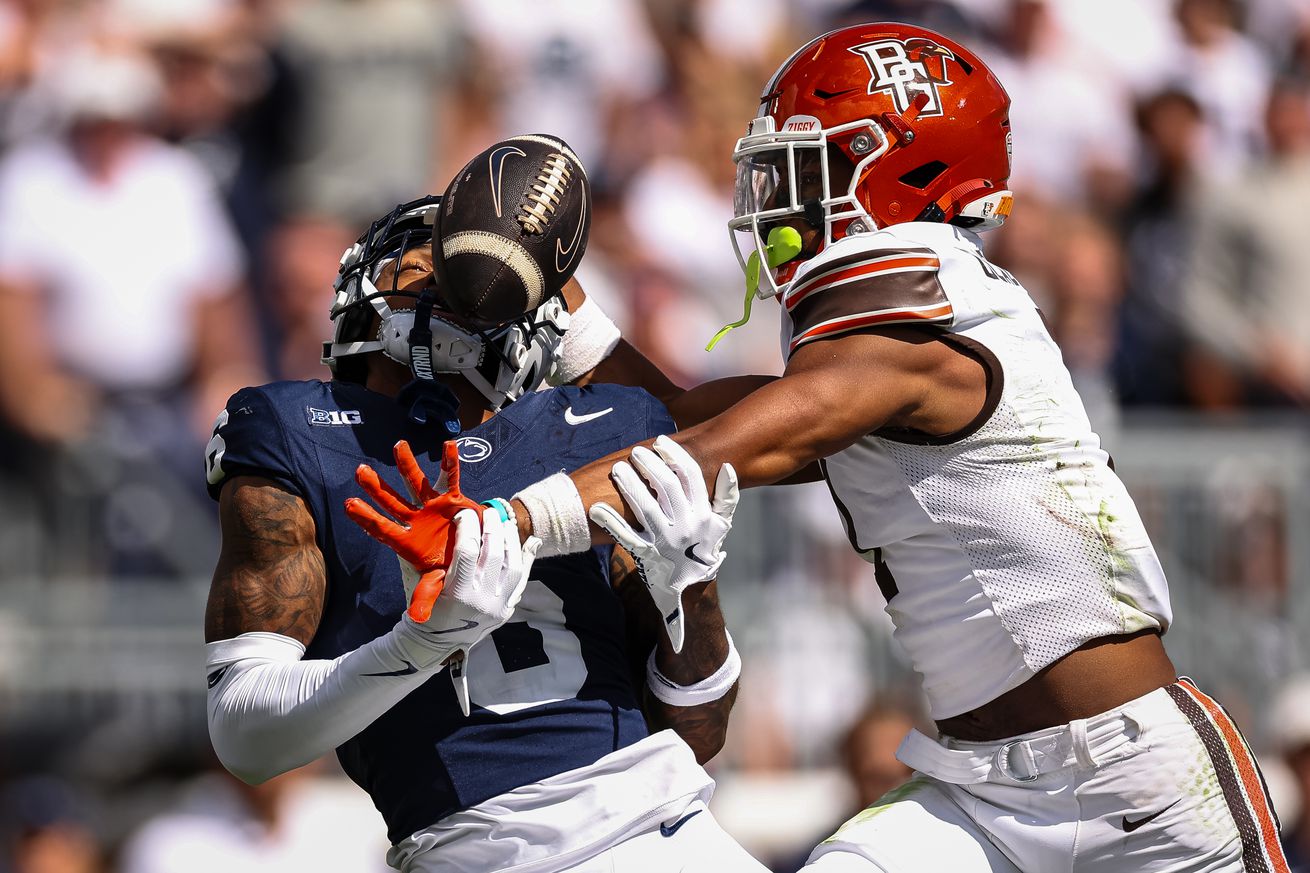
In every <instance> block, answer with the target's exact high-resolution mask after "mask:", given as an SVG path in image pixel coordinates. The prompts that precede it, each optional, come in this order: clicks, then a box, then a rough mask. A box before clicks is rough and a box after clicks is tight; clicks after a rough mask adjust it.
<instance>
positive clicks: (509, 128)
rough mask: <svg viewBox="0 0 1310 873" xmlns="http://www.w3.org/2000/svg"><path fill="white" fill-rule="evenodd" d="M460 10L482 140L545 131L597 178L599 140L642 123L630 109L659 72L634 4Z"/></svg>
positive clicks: (515, 3)
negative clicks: (486, 123)
mask: <svg viewBox="0 0 1310 873" xmlns="http://www.w3.org/2000/svg"><path fill="white" fill-rule="evenodd" d="M459 6H460V8H461V9H462V10H463V12H464V14H465V15H466V16H467V17H468V24H469V29H470V31H471V33H472V36H473V40H474V43H475V45H476V46H477V48H478V56H477V61H476V62H477V64H478V66H479V67H480V69H479V71H478V72H479V75H478V76H477V80H478V81H479V82H480V83H482V85H483V86H484V88H483V91H484V96H485V97H486V98H487V100H488V103H489V109H490V112H491V118H490V119H489V120H490V122H491V125H492V126H491V131H490V135H488V136H486V137H485V139H486V140H487V141H491V140H493V139H495V138H496V137H500V136H507V135H510V134H513V133H521V132H523V131H550V132H551V133H554V134H557V135H558V136H561V137H563V138H564V139H565V140H566V141H567V142H568V143H569V145H571V146H572V147H573V149H574V150H575V151H577V153H578V155H579V156H580V157H581V158H582V163H583V164H584V165H585V166H586V168H587V171H588V173H589V174H590V175H591V176H592V177H593V181H597V180H599V179H600V178H601V177H603V176H604V175H605V157H606V144H607V140H608V139H609V138H610V136H611V135H612V134H613V133H614V131H616V130H618V129H620V128H621V127H622V126H623V125H624V124H629V125H631V124H638V125H640V124H641V123H642V118H641V115H640V114H638V113H637V112H636V111H635V109H636V107H637V106H639V105H640V104H641V103H642V101H644V100H647V99H649V98H651V97H653V96H655V94H656V92H657V90H658V88H659V87H660V85H661V83H662V80H663V77H664V74H665V70H664V59H663V57H662V56H661V55H660V52H659V46H658V45H657V44H656V42H655V40H654V36H653V34H652V33H651V28H650V25H649V23H648V20H647V18H646V11H645V9H644V8H643V4H642V3H641V2H640V0H500V2H497V3H486V2H483V0H459ZM479 148H481V146H479ZM474 151H476V150H474ZM722 158H723V159H724V160H727V155H723V156H722ZM398 199H404V198H403V197H402V198H398Z"/></svg>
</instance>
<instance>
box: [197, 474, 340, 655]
mask: <svg viewBox="0 0 1310 873" xmlns="http://www.w3.org/2000/svg"><path fill="white" fill-rule="evenodd" d="M219 520H220V523H221V526H222V531H223V547H222V551H221V552H220V554H219V557H218V566H217V567H215V568H214V581H213V583H212V584H211V586H210V589H209V603H208V606H207V607H206V609H205V641H206V642H214V641H215V640H225V639H230V638H232V637H235V636H237V635H238V634H243V633H247V632H250V631H269V632H271V633H277V634H282V635H283V636H288V637H291V638H292V639H294V640H297V641H299V642H300V643H302V644H306V645H307V644H308V643H309V641H310V640H311V639H313V637H314V632H315V631H316V630H317V629H318V622H319V619H320V618H321V617H322V615H323V599H324V596H325V594H326V591H327V576H326V571H325V569H324V565H323V554H322V552H320V551H319V548H318V543H317V541H316V540H315V528H314V518H313V516H311V515H310V514H309V509H308V508H307V507H306V506H305V504H304V501H302V500H301V499H300V498H299V497H297V496H296V495H294V494H291V493H290V492H288V491H286V490H284V489H283V488H281V487H280V486H278V485H277V484H275V483H274V482H272V481H271V480H268V479H260V478H258V477H254V476H242V477H237V478H235V479H233V480H231V481H230V482H228V483H227V484H225V485H224V486H223V492H222V494H221V496H220V500H219Z"/></svg>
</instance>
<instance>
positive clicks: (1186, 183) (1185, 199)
mask: <svg viewBox="0 0 1310 873" xmlns="http://www.w3.org/2000/svg"><path fill="white" fill-rule="evenodd" d="M1204 124H1205V121H1204V116H1203V114H1202V112H1201V106H1200V104H1199V103H1198V102H1197V101H1196V99H1195V98H1194V97H1193V96H1192V95H1191V94H1190V93H1189V92H1187V91H1183V90H1179V89H1168V90H1165V91H1161V92H1159V93H1157V94H1154V95H1152V96H1151V97H1149V98H1147V99H1146V100H1144V101H1143V102H1142V103H1141V104H1140V106H1139V107H1138V110H1137V125H1138V129H1139V131H1140V132H1141V136H1142V143H1143V157H1144V159H1145V167H1144V169H1145V173H1146V175H1145V178H1144V179H1143V180H1142V182H1141V183H1140V184H1139V187H1138V191H1137V194H1136V195H1135V196H1134V197H1133V201H1132V203H1131V204H1130V205H1129V207H1128V211H1127V213H1126V214H1125V216H1124V220H1123V221H1122V222H1121V224H1120V226H1121V227H1122V229H1123V236H1124V282H1125V291H1124V300H1123V304H1122V306H1121V307H1120V310H1119V340H1118V348H1117V350H1116V360H1115V371H1116V372H1115V375H1116V382H1117V386H1118V389H1119V400H1120V402H1121V403H1124V404H1128V405H1135V406H1181V405H1184V404H1185V403H1186V402H1187V391H1186V384H1185V380H1184V378H1183V372H1182V367H1180V366H1179V364H1180V362H1182V361H1183V359H1184V357H1185V356H1186V353H1187V343H1186V340H1185V333H1184V331H1183V328H1182V307H1183V304H1182V286H1181V284H1182V273H1183V267H1184V263H1185V261H1186V258H1187V254H1188V251H1189V247H1188V230H1189V226H1190V219H1191V215H1192V212H1191V210H1192V207H1193V206H1194V205H1195V203H1194V201H1195V197H1196V194H1197V191H1196V188H1197V185H1198V184H1199V182H1200V179H1201V178H1202V173H1203V172H1204V166H1203V165H1202V163H1201V161H1202V157H1203V154H1202V151H1203V146H1204V142H1203V135H1204Z"/></svg>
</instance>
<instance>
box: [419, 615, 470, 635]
mask: <svg viewBox="0 0 1310 873" xmlns="http://www.w3.org/2000/svg"><path fill="white" fill-rule="evenodd" d="M477 626H478V623H477V622H476V621H473V620H472V619H470V618H466V619H464V626H463V627H448V628H442V629H441V630H428V629H427V628H419V630H421V631H422V632H423V633H425V634H431V635H432V636H434V637H439V636H441V635H442V634H453V633H456V632H458V631H466V630H473V628H475V627H477Z"/></svg>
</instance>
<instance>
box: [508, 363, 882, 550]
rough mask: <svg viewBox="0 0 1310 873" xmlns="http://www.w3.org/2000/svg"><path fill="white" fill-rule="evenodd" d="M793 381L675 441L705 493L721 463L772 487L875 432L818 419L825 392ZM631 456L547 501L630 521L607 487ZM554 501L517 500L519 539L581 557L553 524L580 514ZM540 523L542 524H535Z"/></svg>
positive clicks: (860, 424)
mask: <svg viewBox="0 0 1310 873" xmlns="http://www.w3.org/2000/svg"><path fill="white" fill-rule="evenodd" d="M796 381H797V382H798V383H800V384H788V383H791V382H792V380H791V379H789V378H784V379H781V380H777V381H774V382H770V383H768V384H765V385H763V386H762V387H760V388H759V389H757V390H756V391H754V392H752V393H751V394H749V395H748V396H747V397H745V398H743V399H742V400H741V401H739V402H738V403H736V404H734V405H733V406H732V407H731V408H729V409H728V410H726V411H725V412H723V413H722V414H720V415H717V416H715V417H714V418H712V419H710V420H709V421H706V422H704V423H703V424H700V425H697V426H696V427H693V428H690V429H689V430H685V431H682V432H680V433H677V434H674V435H673V437H672V438H673V439H674V440H675V441H677V442H678V443H680V444H682V445H683V446H684V447H685V448H686V449H687V450H688V451H689V452H690V453H691V454H692V456H693V457H694V458H695V459H696V461H697V462H698V463H699V464H700V467H701V470H702V472H703V473H704V476H705V480H706V487H707V488H713V484H714V483H713V479H714V477H715V476H717V474H718V470H719V468H720V467H721V466H722V465H723V464H725V463H730V464H732V465H733V467H734V468H735V469H736V470H737V475H738V477H739V479H740V482H741V485H742V487H747V488H750V487H755V486H759V485H771V484H774V483H777V482H779V481H781V480H784V479H787V478H788V477H791V476H793V475H795V474H796V473H798V472H800V471H803V470H805V469H806V468H807V467H808V466H809V465H810V464H812V463H813V462H815V461H817V460H818V459H820V458H824V457H827V456H828V455H829V454H832V453H834V452H837V451H840V450H841V449H843V448H845V447H846V446H848V445H850V444H851V443H852V442H854V441H855V440H857V439H859V437H860V436H862V435H864V434H865V433H868V432H869V431H870V430H872V429H874V427H876V425H873V426H866V423H865V421H864V420H863V419H860V418H857V417H855V416H852V415H849V414H842V413H841V412H840V411H838V410H837V409H834V410H833V411H832V412H831V414H829V413H827V412H824V411H823V408H824V406H825V405H828V404H827V402H826V401H825V395H826V394H829V393H831V390H832V389H831V387H827V386H823V385H821V384H814V385H811V382H812V380H808V379H805V380H801V379H798V380H796ZM832 405H833V406H834V407H836V406H837V405H838V404H836V403H833V404H832ZM649 442H650V441H648V442H647V443H644V444H645V445H649ZM630 451H631V449H624V450H622V451H619V452H615V453H613V454H611V455H608V456H606V457H604V458H601V459H600V460H599V461H594V462H593V463H591V464H588V465H587V466H585V467H582V468H581V469H579V470H577V471H575V472H574V473H572V474H570V475H569V479H570V480H572V483H573V486H574V487H576V489H577V491H576V496H571V497H569V498H567V500H566V499H565V498H564V497H560V499H559V500H555V501H553V502H554V503H559V504H563V503H566V502H569V501H572V502H576V501H577V500H578V499H580V500H581V505H582V507H583V510H582V512H583V513H584V514H583V517H585V511H587V510H590V508H591V507H592V506H593V505H595V504H596V503H602V502H603V503H608V504H609V505H610V506H614V507H619V508H623V512H624V517H625V518H627V519H628V520H629V521H633V520H634V519H633V518H632V515H631V513H630V512H629V511H628V510H627V509H626V506H625V504H624V502H623V500H622V498H621V496H620V494H619V492H618V490H617V489H616V488H615V487H614V483H613V482H612V481H611V480H610V470H611V469H612V468H613V466H614V464H615V462H617V461H620V460H623V459H626V458H627V457H628V454H629V452H630ZM533 493H534V492H533V491H532V489H527V490H526V492H520V495H521V496H522V497H527V496H529V495H530V494H533ZM554 496H555V495H546V497H547V499H546V500H545V501H541V500H524V499H516V500H515V502H514V509H515V512H516V514H517V518H518V522H519V530H520V533H522V535H524V536H527V535H528V534H532V533H535V534H536V536H538V537H540V538H542V539H543V540H544V541H545V545H544V546H543V549H545V550H547V551H544V552H543V554H559V553H560V552H561V550H562V551H574V550H580V549H581V548H582V547H584V546H585V545H586V544H585V543H582V542H578V541H576V540H577V539H578V538H577V537H570V538H566V537H564V536H563V535H562V534H561V531H560V530H559V529H558V527H559V526H558V525H555V524H553V522H554V520H555V518H556V517H557V516H560V515H564V514H567V515H568V517H569V518H572V517H573V516H575V515H577V514H578V512H577V511H576V510H575V509H574V508H572V507H571V506H555V505H548V504H552V500H551V499H550V498H553V497H554ZM543 506H544V508H543ZM557 509H558V510H559V511H558V512H557V511H556V510H557ZM543 520H545V521H546V523H544V524H543V523H540V522H542V521H543ZM590 536H591V540H590V541H591V542H594V543H603V542H609V538H608V536H607V535H606V534H605V533H604V532H603V531H601V530H600V529H599V528H598V527H596V526H595V525H592V526H591V527H590ZM566 539H567V542H565V540H566Z"/></svg>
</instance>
